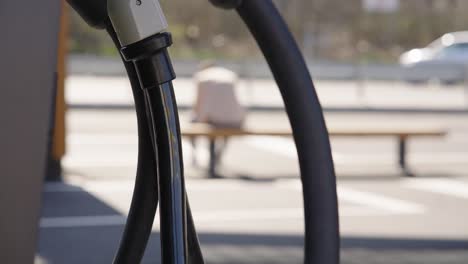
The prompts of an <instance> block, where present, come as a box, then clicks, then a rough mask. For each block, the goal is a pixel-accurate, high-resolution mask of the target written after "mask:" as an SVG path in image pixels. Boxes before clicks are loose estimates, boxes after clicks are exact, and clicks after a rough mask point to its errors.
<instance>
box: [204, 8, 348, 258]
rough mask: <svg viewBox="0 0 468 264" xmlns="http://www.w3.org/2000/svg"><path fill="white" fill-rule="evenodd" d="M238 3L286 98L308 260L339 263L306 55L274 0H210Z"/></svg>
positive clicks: (326, 161)
mask: <svg viewBox="0 0 468 264" xmlns="http://www.w3.org/2000/svg"><path fill="white" fill-rule="evenodd" d="M210 1H211V2H212V3H213V4H214V5H216V6H218V7H221V8H225V9H233V8H235V9H236V11H237V13H238V14H239V15H240V17H241V18H242V20H243V21H244V22H245V24H246V25H247V27H248V28H249V30H250V32H251V33H252V35H253V37H254V38H255V39H256V41H257V43H258V45H259V47H260V49H261V50H262V52H263V54H264V56H265V58H266V60H267V62H268V65H269V66H270V69H271V71H272V73H273V76H274V78H275V80H276V83H277V84H278V87H279V89H280V92H281V95H282V97H283V100H284V104H285V108H286V112H287V114H288V117H289V121H290V123H291V128H292V131H293V137H294V141H295V143H296V148H297V153H298V157H299V166H300V171H301V180H302V186H303V199H304V214H305V250H304V251H305V261H304V263H313V264H338V263H339V259H340V258H339V256H340V252H339V250H340V236H339V224H338V201H337V193H336V176H335V171H334V165H333V159H332V154H331V147H330V140H329V136H328V131H327V127H326V125H325V121H324V117H323V112H322V108H321V106H320V102H319V100H318V97H317V94H316V91H315V88H314V84H313V82H312V78H311V76H310V73H309V71H308V69H307V65H306V63H305V61H304V58H303V56H302V54H301V52H300V50H299V48H298V46H297V44H296V42H295V40H294V38H293V36H292V35H291V33H290V31H289V29H288V27H287V25H286V23H285V22H284V20H283V18H282V17H281V15H280V14H279V12H278V10H277V9H276V7H275V6H274V4H273V2H272V1H271V0H210Z"/></svg>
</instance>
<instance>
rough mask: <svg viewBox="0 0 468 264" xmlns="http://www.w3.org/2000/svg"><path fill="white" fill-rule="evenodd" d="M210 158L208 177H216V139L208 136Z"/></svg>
mask: <svg viewBox="0 0 468 264" xmlns="http://www.w3.org/2000/svg"><path fill="white" fill-rule="evenodd" d="M209 144H210V146H209V149H210V160H209V165H208V166H209V167H208V177H209V178H216V176H217V175H216V163H217V160H218V157H217V155H216V139H214V138H210V143H209Z"/></svg>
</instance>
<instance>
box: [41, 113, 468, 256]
mask: <svg viewBox="0 0 468 264" xmlns="http://www.w3.org/2000/svg"><path fill="white" fill-rule="evenodd" d="M69 115H70V118H69V124H68V127H69V131H70V137H69V140H68V154H67V158H66V159H65V160H64V164H65V166H66V171H67V175H66V180H65V182H63V183H47V184H46V185H45V186H44V192H43V210H42V217H41V221H40V238H39V247H38V251H37V256H38V263H40V262H42V263H110V262H111V261H112V258H113V254H114V252H115V250H116V247H117V245H118V243H119V239H120V235H121V233H122V230H123V226H124V224H125V217H126V212H127V210H128V207H129V203H130V198H131V192H132V187H133V181H132V180H133V177H134V170H135V162H136V135H135V129H134V124H133V123H132V122H134V120H133V119H132V113H131V112H119V111H117V112H99V113H96V112H87V111H84V112H82V111H72V112H71V113H70V114H69ZM183 118H184V115H183V116H182V119H183ZM402 119H403V120H402ZM379 120H380V121H379ZM284 121H285V119H284V116H277V115H273V116H271V115H268V116H263V115H262V114H255V115H253V116H251V120H250V122H255V123H256V124H263V123H265V124H279V123H281V124H283V123H284ZM327 121H328V122H340V123H345V122H351V121H353V122H362V123H365V122H387V123H388V122H395V123H398V122H403V123H404V122H413V123H414V122H422V123H432V124H439V125H444V126H446V127H447V128H448V129H449V131H450V134H449V136H448V137H447V138H445V139H437V140H434V139H429V140H417V141H415V142H412V143H411V145H410V147H411V148H410V149H411V152H410V153H411V154H410V156H409V158H410V159H409V161H410V164H411V166H412V167H413V169H414V170H415V171H416V172H417V177H415V178H404V177H401V175H400V174H399V172H398V169H397V168H396V166H395V165H394V163H395V162H396V158H395V157H394V152H395V151H394V146H395V144H394V143H395V142H394V141H393V140H392V139H380V140H373V139H359V140H356V139H343V140H341V139H340V140H335V139H332V144H333V150H334V155H335V159H336V165H337V171H338V195H339V205H340V225H341V232H342V263H359V264H366V263H408V264H409V263H411V264H414V263H417V264H419V263H421V264H423V263H424V264H426V263H429V264H436V263H449V264H465V263H468V221H467V220H468V211H467V210H466V209H467V203H468V195H467V194H468V174H467V173H466V171H468V166H467V165H466V164H465V163H466V161H467V160H468V159H463V158H464V157H467V156H466V154H467V153H468V138H466V131H468V129H467V128H468V122H465V121H466V120H464V117H463V116H462V117H454V116H449V117H444V118H441V117H438V116H435V117H434V116H431V117H420V116H403V117H402V116H386V118H382V117H381V116H380V117H375V116H362V115H359V116H352V115H345V116H336V115H333V116H327ZM465 138H466V139H465ZM281 140H282V141H281ZM281 140H280V139H275V138H268V137H267V138H243V139H235V140H232V141H231V142H230V143H229V146H228V149H227V152H226V155H225V156H224V159H223V160H222V166H221V167H220V171H219V173H220V174H221V176H223V178H221V179H217V180H209V179H206V178H204V177H205V170H204V166H205V165H206V151H205V150H204V148H203V145H204V142H201V146H200V148H198V150H196V151H193V150H191V149H190V147H189V146H188V144H184V157H185V160H186V174H187V175H186V177H187V191H188V195H189V199H190V203H191V207H192V209H193V211H194V212H193V214H194V218H195V223H196V226H197V229H198V232H199V235H200V241H201V244H202V248H203V252H204V255H205V257H206V259H207V263H301V262H302V256H303V252H302V246H303V219H302V198H301V192H300V182H299V180H298V169H297V161H296V159H295V155H294V148H293V147H294V146H293V145H292V141H290V140H289V139H281ZM265 146H267V147H265ZM270 146H276V147H270ZM192 155H196V156H197V158H198V159H199V165H198V166H193V165H192V164H191V157H192ZM324 224H326V223H324ZM159 253H160V250H159V224H158V221H155V225H154V227H153V234H152V236H151V239H150V243H149V245H148V250H147V252H146V255H145V258H144V262H143V263H160V262H159Z"/></svg>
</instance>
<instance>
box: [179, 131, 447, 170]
mask: <svg viewBox="0 0 468 264" xmlns="http://www.w3.org/2000/svg"><path fill="white" fill-rule="evenodd" d="M329 134H330V136H333V137H396V138H397V139H398V141H397V142H398V165H399V167H400V168H401V170H402V173H403V175H405V176H413V173H412V172H411V171H410V170H409V168H408V166H407V162H406V154H407V142H408V139H409V138H414V137H443V136H445V135H446V134H447V131H446V130H444V129H441V128H428V127H423V128H395V127H385V128H377V127H375V128H369V127H361V128H336V127H335V128H334V127H331V128H329ZM182 136H183V137H185V138H189V139H190V140H192V141H194V140H195V139H196V138H200V137H203V138H207V139H208V140H209V155H210V158H209V168H208V175H209V177H216V165H217V162H218V160H219V157H220V154H221V153H219V152H218V151H217V148H216V147H217V146H216V143H217V141H218V140H219V139H227V138H230V137H240V136H279V137H287V136H292V133H291V130H289V129H273V128H270V129H269V128H255V129H254V128H215V127H212V126H209V125H203V124H190V125H187V126H185V127H184V126H182Z"/></svg>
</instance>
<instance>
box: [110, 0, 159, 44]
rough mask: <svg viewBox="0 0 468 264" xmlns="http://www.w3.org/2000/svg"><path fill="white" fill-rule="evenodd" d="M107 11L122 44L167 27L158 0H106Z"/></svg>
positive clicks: (130, 42) (145, 36) (133, 41)
mask: <svg viewBox="0 0 468 264" xmlns="http://www.w3.org/2000/svg"><path fill="white" fill-rule="evenodd" d="M107 11H108V13H109V17H110V20H111V22H112V25H113V27H114V29H115V32H116V33H117V36H118V38H119V41H120V44H121V45H122V46H127V45H129V44H132V43H135V42H137V41H139V40H142V39H144V38H147V37H149V36H152V35H155V34H157V33H161V32H164V31H166V30H167V27H168V25H167V21H166V18H165V16H164V14H163V11H162V9H161V6H160V4H159V1H158V0H108V1H107Z"/></svg>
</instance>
